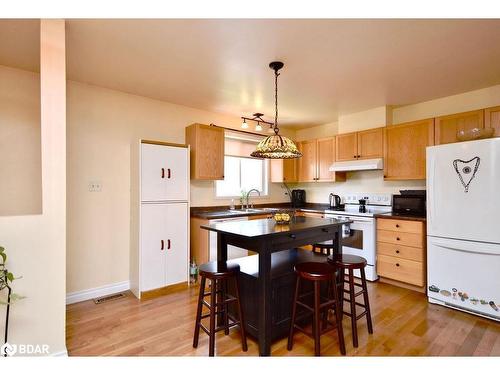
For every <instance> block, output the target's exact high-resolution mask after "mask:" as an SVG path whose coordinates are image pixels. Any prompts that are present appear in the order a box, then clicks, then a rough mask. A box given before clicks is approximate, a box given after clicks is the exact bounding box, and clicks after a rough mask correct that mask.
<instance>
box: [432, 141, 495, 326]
mask: <svg viewBox="0 0 500 375" xmlns="http://www.w3.org/2000/svg"><path fill="white" fill-rule="evenodd" d="M427 269H428V273H427V282H428V291H427V295H428V297H429V302H431V303H438V304H441V305H445V306H448V307H451V308H455V309H459V310H462V311H465V312H469V313H472V314H477V315H481V316H484V317H487V318H490V319H495V320H499V321H500V138H493V139H485V140H477V141H469V142H461V143H452V144H447V145H440V146H433V147H428V148H427Z"/></svg>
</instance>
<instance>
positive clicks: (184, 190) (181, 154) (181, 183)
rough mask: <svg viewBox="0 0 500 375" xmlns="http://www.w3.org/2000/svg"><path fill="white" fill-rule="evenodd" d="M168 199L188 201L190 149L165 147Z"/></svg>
mask: <svg viewBox="0 0 500 375" xmlns="http://www.w3.org/2000/svg"><path fill="white" fill-rule="evenodd" d="M164 158H165V161H164V164H165V166H166V176H165V181H166V190H167V191H166V199H167V200H175V201H187V200H188V198H189V174H188V172H189V169H188V149H187V148H184V147H165V153H164Z"/></svg>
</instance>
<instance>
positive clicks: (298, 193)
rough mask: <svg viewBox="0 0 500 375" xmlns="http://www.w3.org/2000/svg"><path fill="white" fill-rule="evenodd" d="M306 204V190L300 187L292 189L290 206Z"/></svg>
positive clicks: (298, 206)
mask: <svg viewBox="0 0 500 375" xmlns="http://www.w3.org/2000/svg"><path fill="white" fill-rule="evenodd" d="M305 205H306V191H305V190H302V189H294V190H292V206H293V207H297V208H300V207H304V206H305Z"/></svg>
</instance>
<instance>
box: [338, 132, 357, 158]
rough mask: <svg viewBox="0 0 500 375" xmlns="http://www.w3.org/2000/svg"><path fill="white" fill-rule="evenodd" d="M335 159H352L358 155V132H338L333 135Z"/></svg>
mask: <svg viewBox="0 0 500 375" xmlns="http://www.w3.org/2000/svg"><path fill="white" fill-rule="evenodd" d="M335 143H336V153H335V160H336V161H347V160H354V159H356V157H357V156H358V133H346V134H339V135H337V136H336V137H335Z"/></svg>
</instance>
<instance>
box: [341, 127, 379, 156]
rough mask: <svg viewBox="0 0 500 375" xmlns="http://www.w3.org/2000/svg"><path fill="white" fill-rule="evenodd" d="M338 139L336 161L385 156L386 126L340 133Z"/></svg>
mask: <svg viewBox="0 0 500 375" xmlns="http://www.w3.org/2000/svg"><path fill="white" fill-rule="evenodd" d="M335 141H336V155H335V160H336V161H348V160H360V159H373V158H381V157H383V156H384V128H376V129H369V130H364V131H360V132H355V133H347V134H339V135H337V136H336V137H335Z"/></svg>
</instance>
